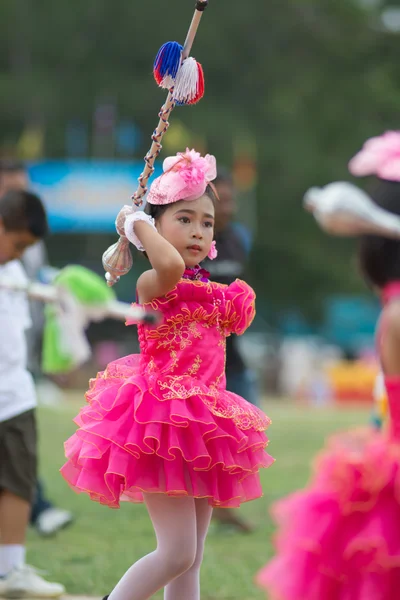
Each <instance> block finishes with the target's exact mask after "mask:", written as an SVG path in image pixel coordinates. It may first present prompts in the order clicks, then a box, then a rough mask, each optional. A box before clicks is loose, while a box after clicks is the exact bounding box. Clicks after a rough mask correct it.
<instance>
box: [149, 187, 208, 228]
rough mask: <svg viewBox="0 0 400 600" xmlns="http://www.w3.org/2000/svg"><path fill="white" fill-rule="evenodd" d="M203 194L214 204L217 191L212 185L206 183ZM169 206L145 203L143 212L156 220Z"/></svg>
mask: <svg viewBox="0 0 400 600" xmlns="http://www.w3.org/2000/svg"><path fill="white" fill-rule="evenodd" d="M204 195H205V196H208V197H209V198H210V200H211V202H212V203H213V204H214V206H215V205H216V203H217V200H218V196H217V192H216V190H215V188H214V186H213V185H210V184H208V186H207V187H206V191H205V192H204ZM169 206H171V205H170V204H162V205H158V204H146V206H145V209H144V212H145V213H146V215H150V217H153V219H154V220H155V221H157V220H158V219H159V218H160V217H161V215H163V214H164V213H165V211H166V210H167V208H168V207H169Z"/></svg>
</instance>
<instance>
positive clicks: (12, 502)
mask: <svg viewBox="0 0 400 600" xmlns="http://www.w3.org/2000/svg"><path fill="white" fill-rule="evenodd" d="M46 233H47V219H46V213H45V210H44V207H43V205H42V203H41V201H40V200H39V198H38V197H37V196H35V195H34V194H31V193H29V192H25V191H11V192H8V193H7V194H5V195H4V196H2V197H1V198H0V276H1V277H6V278H12V279H13V281H21V282H25V281H26V275H25V273H24V270H23V268H22V266H21V264H20V262H19V260H18V259H19V258H20V257H21V256H22V254H23V252H24V251H25V250H26V248H28V247H29V246H31V245H33V244H35V243H36V242H37V241H38V240H40V239H42V238H43V237H44V236H45V234H46ZM29 326H30V316H29V304H28V300H27V298H26V296H25V295H23V294H21V293H18V292H11V291H6V290H2V289H0V596H3V597H5V598H33V597H42V598H56V597H58V596H60V595H61V594H62V593H63V592H64V587H63V586H62V585H60V584H57V583H49V582H47V581H45V580H44V579H43V578H42V577H40V576H39V574H38V573H37V572H36V571H35V569H33V568H32V567H30V566H29V565H26V563H25V536H26V531H27V528H28V525H29V517H30V511H31V505H32V501H33V498H34V494H35V489H36V424H35V408H36V395H35V389H34V385H33V380H32V376H31V374H30V373H29V371H28V370H27V366H26V362H27V356H26V355H27V343H26V335H25V333H26V329H27V328H29Z"/></svg>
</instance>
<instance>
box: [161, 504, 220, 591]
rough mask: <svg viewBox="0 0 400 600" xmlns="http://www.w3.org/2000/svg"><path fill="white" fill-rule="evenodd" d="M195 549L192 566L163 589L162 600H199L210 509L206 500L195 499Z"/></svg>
mask: <svg viewBox="0 0 400 600" xmlns="http://www.w3.org/2000/svg"><path fill="white" fill-rule="evenodd" d="M194 502H195V507H196V530H197V547H196V558H195V561H194V563H193V565H192V566H191V567H190V569H188V570H187V571H186V572H185V573H183V575H180V576H179V577H177V578H176V579H174V580H173V581H171V583H169V584H168V585H167V586H166V588H165V593H164V600H200V568H201V563H202V561H203V554H204V545H205V541H206V537H207V532H208V528H209V525H210V521H211V515H212V507H211V506H210V505H209V504H208V500H207V499H206V498H202V499H196V500H195V501H194Z"/></svg>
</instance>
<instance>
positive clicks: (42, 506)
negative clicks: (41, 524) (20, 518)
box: [30, 479, 53, 525]
mask: <svg viewBox="0 0 400 600" xmlns="http://www.w3.org/2000/svg"><path fill="white" fill-rule="evenodd" d="M52 507H53V505H52V503H51V502H50V500H48V499H47V498H46V496H45V493H44V486H43V483H42V481H41V480H40V479H38V481H37V485H36V493H35V500H34V502H33V506H32V512H31V518H30V521H31V524H32V525H34V524H35V523H36V520H37V518H38V517H39V515H40V513H42V512H43V511H44V510H47V509H48V508H52Z"/></svg>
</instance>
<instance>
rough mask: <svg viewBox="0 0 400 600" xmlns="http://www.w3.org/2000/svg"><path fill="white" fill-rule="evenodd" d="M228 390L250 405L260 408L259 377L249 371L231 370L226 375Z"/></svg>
mask: <svg viewBox="0 0 400 600" xmlns="http://www.w3.org/2000/svg"><path fill="white" fill-rule="evenodd" d="M226 389H227V390H229V391H230V392H233V393H234V394H237V395H238V396H241V397H242V398H244V399H245V400H247V402H250V404H254V405H255V406H258V407H260V399H259V390H258V385H257V377H256V375H255V373H253V372H252V371H250V370H249V369H244V370H242V371H236V372H235V371H232V370H229V371H227V373H226Z"/></svg>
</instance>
